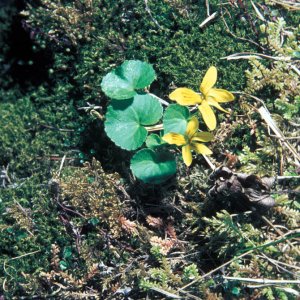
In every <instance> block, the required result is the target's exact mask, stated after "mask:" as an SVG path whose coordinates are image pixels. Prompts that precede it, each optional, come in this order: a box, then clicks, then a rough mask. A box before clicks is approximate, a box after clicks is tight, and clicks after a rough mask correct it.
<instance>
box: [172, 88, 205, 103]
mask: <svg viewBox="0 0 300 300" xmlns="http://www.w3.org/2000/svg"><path fill="white" fill-rule="evenodd" d="M169 98H170V99H171V100H173V101H176V102H177V103H178V104H180V105H195V104H199V103H201V102H202V97H201V96H200V95H199V94H197V93H196V92H194V91H193V90H191V89H187V88H178V89H176V90H175V91H174V92H172V93H171V94H170V95H169Z"/></svg>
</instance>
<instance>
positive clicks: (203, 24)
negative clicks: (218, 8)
mask: <svg viewBox="0 0 300 300" xmlns="http://www.w3.org/2000/svg"><path fill="white" fill-rule="evenodd" d="M217 14H218V13H217V12H214V13H213V14H211V15H210V16H209V17H207V18H206V19H205V20H204V21H203V22H202V23H201V24H200V25H199V27H200V28H203V27H204V26H205V25H206V24H207V23H208V22H210V21H211V20H213V19H214V18H215V17H216V16H217Z"/></svg>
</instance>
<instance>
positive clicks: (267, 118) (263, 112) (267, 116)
mask: <svg viewBox="0 0 300 300" xmlns="http://www.w3.org/2000/svg"><path fill="white" fill-rule="evenodd" d="M258 112H259V113H260V115H261V117H262V119H263V120H264V121H265V122H266V123H267V124H268V126H269V127H270V128H271V129H272V131H273V132H274V133H275V134H276V136H278V137H279V138H281V139H284V135H283V133H282V132H281V130H280V129H279V128H278V127H277V125H276V123H275V122H274V120H273V119H272V117H271V114H270V113H269V111H268V110H267V109H266V108H265V107H260V108H259V109H258ZM282 143H283V144H284V145H285V146H286V147H287V148H288V149H289V150H290V151H291V152H292V153H293V155H294V157H295V158H296V159H297V160H298V162H300V155H299V154H298V152H297V150H296V149H295V148H294V147H293V146H292V145H291V144H290V143H289V142H288V141H286V140H284V141H283V142H282Z"/></svg>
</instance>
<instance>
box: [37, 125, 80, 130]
mask: <svg viewBox="0 0 300 300" xmlns="http://www.w3.org/2000/svg"><path fill="white" fill-rule="evenodd" d="M40 126H41V127H45V128H47V129H52V130H57V131H61V132H74V131H75V130H74V129H62V128H57V127H54V126H50V125H46V124H40Z"/></svg>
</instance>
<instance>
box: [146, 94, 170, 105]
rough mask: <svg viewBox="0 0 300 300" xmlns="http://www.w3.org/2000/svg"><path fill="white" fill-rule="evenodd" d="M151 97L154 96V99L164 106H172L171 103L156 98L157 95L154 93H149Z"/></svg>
mask: <svg viewBox="0 0 300 300" xmlns="http://www.w3.org/2000/svg"><path fill="white" fill-rule="evenodd" d="M149 95H150V96H152V97H154V98H156V99H157V100H158V101H159V102H160V103H161V104H162V105H165V106H169V105H170V103H169V102H167V101H166V100H164V99H161V98H159V97H158V96H156V95H154V94H152V93H149Z"/></svg>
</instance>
